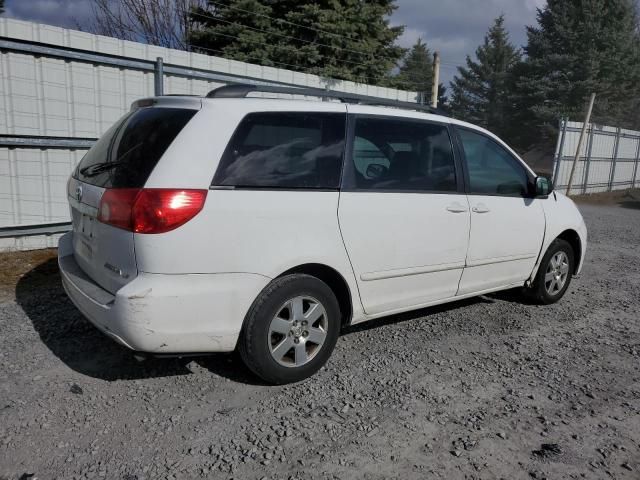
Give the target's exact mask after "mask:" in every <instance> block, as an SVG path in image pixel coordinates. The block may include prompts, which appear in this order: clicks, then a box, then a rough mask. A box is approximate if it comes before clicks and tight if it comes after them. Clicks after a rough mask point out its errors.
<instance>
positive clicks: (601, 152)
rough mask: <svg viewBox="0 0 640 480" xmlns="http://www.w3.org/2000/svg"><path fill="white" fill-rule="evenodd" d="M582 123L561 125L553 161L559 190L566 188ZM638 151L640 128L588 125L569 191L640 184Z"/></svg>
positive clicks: (600, 189)
mask: <svg viewBox="0 0 640 480" xmlns="http://www.w3.org/2000/svg"><path fill="white" fill-rule="evenodd" d="M582 125H583V124H582V123H581V122H566V128H565V126H564V125H561V128H560V138H559V142H558V144H559V151H558V152H557V153H556V164H555V165H554V172H555V175H554V183H555V184H556V187H557V188H558V189H560V190H565V189H566V187H567V185H568V183H569V176H570V174H571V167H572V164H573V159H574V157H575V154H576V149H577V147H578V140H579V137H580V131H581V129H582ZM563 131H564V134H563V133H562V132H563ZM563 135H564V138H563ZM616 145H617V147H616ZM639 154H640V132H636V131H633V130H625V129H620V130H619V129H617V128H615V127H610V126H599V125H589V126H588V127H587V135H586V137H585V140H584V142H583V144H582V149H581V151H580V157H579V160H578V163H577V164H576V170H575V173H574V177H573V183H572V186H571V192H570V193H571V194H574V195H575V194H580V193H598V192H606V191H610V190H622V189H626V188H632V187H638V186H640V172H638V170H640V168H638V163H639ZM558 162H559V164H558ZM614 165H615V166H614ZM587 171H588V178H586V176H587Z"/></svg>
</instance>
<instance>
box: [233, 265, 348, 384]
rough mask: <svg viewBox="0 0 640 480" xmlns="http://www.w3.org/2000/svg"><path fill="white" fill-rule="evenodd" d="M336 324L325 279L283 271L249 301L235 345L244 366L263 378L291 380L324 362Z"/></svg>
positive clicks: (334, 306) (333, 301)
mask: <svg viewBox="0 0 640 480" xmlns="http://www.w3.org/2000/svg"><path fill="white" fill-rule="evenodd" d="M340 324H341V321H340V307H339V305H338V300H337V299H336V296H335V295H334V293H333V291H332V290H331V288H329V286H328V285H327V284H326V283H324V282H323V281H321V280H319V279H318V278H316V277H313V276H311V275H305V274H292V275H286V276H284V277H280V278H277V279H275V280H274V281H273V282H271V283H270V284H269V285H268V286H267V287H266V288H265V289H264V290H263V291H262V292H261V293H260V295H258V298H256V300H255V301H254V302H253V305H252V306H251V308H250V309H249V312H248V313H247V317H246V319H245V324H244V328H243V330H242V333H241V336H240V340H239V342H238V350H239V351H240V356H241V357H242V360H243V361H244V363H245V364H246V365H247V367H248V368H249V369H250V370H251V371H252V372H253V373H255V374H256V375H258V376H259V377H260V378H262V379H263V380H265V381H266V382H268V383H272V384H284V383H291V382H297V381H300V380H303V379H305V378H308V377H310V376H311V375H313V374H314V373H315V372H317V371H318V370H319V369H320V368H321V367H322V366H323V365H324V364H325V363H326V362H327V360H328V359H329V356H330V355H331V352H332V351H333V348H334V347H335V344H336V342H337V340H338V335H339V332H340Z"/></svg>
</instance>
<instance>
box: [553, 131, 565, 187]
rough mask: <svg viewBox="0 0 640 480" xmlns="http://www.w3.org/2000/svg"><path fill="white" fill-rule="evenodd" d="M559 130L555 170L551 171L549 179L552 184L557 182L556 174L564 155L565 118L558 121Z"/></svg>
mask: <svg viewBox="0 0 640 480" xmlns="http://www.w3.org/2000/svg"><path fill="white" fill-rule="evenodd" d="M560 128H561V130H562V131H561V133H560V138H559V142H560V143H559V145H558V153H557V154H556V164H555V169H554V171H553V178H551V181H552V182H553V183H554V184H555V183H557V182H558V173H559V172H560V162H561V161H562V156H563V153H564V139H565V138H566V135H567V119H566V118H561V119H560Z"/></svg>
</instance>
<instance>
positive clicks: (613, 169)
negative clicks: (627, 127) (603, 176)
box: [609, 127, 621, 191]
mask: <svg viewBox="0 0 640 480" xmlns="http://www.w3.org/2000/svg"><path fill="white" fill-rule="evenodd" d="M620 130H621V128H620V127H618V128H617V129H616V140H615V146H614V147H613V165H611V173H610V175H609V191H611V190H613V179H614V178H615V176H616V162H617V160H618V147H619V146H620Z"/></svg>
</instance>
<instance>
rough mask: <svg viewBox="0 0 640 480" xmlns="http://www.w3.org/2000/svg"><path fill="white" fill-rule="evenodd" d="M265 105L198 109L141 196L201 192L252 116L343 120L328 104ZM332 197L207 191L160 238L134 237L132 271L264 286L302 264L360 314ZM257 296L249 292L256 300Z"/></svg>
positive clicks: (217, 103)
mask: <svg viewBox="0 0 640 480" xmlns="http://www.w3.org/2000/svg"><path fill="white" fill-rule="evenodd" d="M311 105H312V106H313V108H310V102H306V101H299V102H282V101H280V100H267V99H216V100H213V101H206V100H205V101H204V102H203V108H202V110H201V111H200V112H199V113H198V114H196V116H195V117H194V118H193V119H192V121H191V122H190V123H189V124H188V125H187V127H185V129H184V131H183V132H182V133H181V134H180V136H179V137H178V138H177V139H176V140H175V141H174V142H173V144H172V145H171V146H170V147H169V149H168V150H167V152H166V153H165V155H164V156H163V158H162V159H161V161H160V163H159V164H158V166H157V167H156V168H155V170H154V171H153V173H152V174H151V176H150V178H149V180H148V181H147V184H146V185H145V186H146V187H147V188H199V189H208V188H209V186H210V184H211V181H212V179H213V176H214V174H215V171H216V168H217V166H218V162H219V160H220V158H221V157H222V154H223V153H224V150H225V148H226V146H227V143H228V142H229V140H230V138H231V136H232V134H233V132H234V131H235V129H236V127H237V125H238V124H239V122H240V121H241V120H242V118H244V116H245V115H247V114H248V113H251V112H256V111H270V112H271V111H328V112H345V113H346V107H345V106H344V105H343V104H339V103H333V102H313V103H312V104H311ZM338 198H339V192H337V191H313V190H310V191H309V190H308V191H297V190H259V189H258V190H246V189H238V190H229V189H211V190H209V191H208V194H207V199H206V202H205V206H204V208H203V210H202V211H201V212H200V213H199V214H198V215H196V217H194V218H193V219H192V220H190V221H189V222H187V223H186V224H185V225H182V226H181V227H179V228H177V229H176V230H173V231H171V232H167V233H164V234H160V235H142V234H136V235H135V250H136V259H137V263H138V269H139V270H140V271H141V272H147V273H162V274H184V273H187V274H197V273H206V274H211V273H253V274H259V275H263V276H266V277H269V278H274V277H277V276H278V275H280V274H282V273H283V272H285V271H287V270H289V269H291V268H294V267H296V266H298V265H302V264H305V263H319V264H324V265H327V266H329V267H331V268H333V269H334V270H336V271H337V272H338V273H340V274H341V275H342V276H343V278H344V279H345V280H346V282H347V284H348V285H349V288H350V290H351V295H352V299H353V308H354V314H356V313H357V311H359V310H361V306H360V301H359V296H358V293H357V287H356V285H355V281H354V277H353V271H352V270H351V265H350V263H349V259H348V257H347V253H346V250H345V247H344V244H343V242H342V237H341V234H340V230H339V226H338V219H337V209H338ZM258 293H259V292H255V295H256V296H257V295H258Z"/></svg>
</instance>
